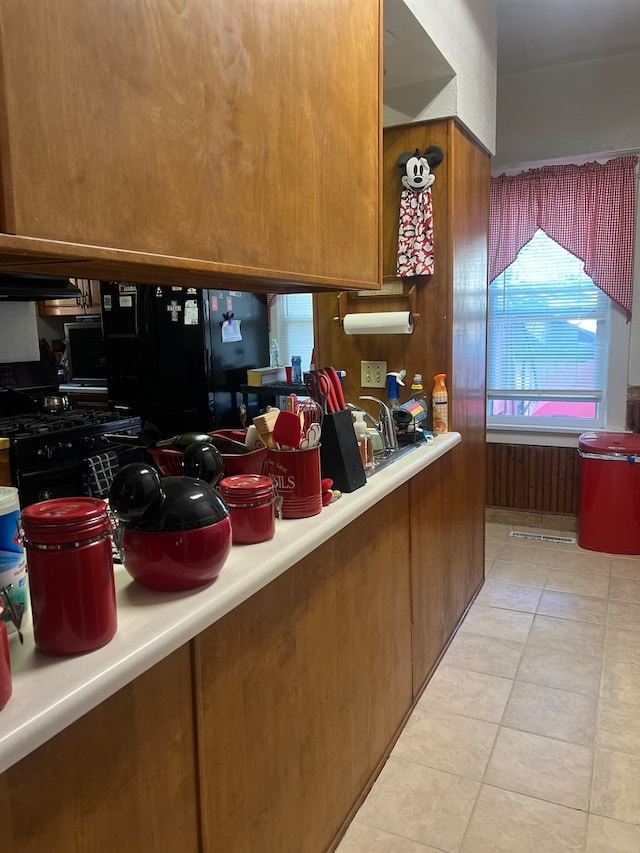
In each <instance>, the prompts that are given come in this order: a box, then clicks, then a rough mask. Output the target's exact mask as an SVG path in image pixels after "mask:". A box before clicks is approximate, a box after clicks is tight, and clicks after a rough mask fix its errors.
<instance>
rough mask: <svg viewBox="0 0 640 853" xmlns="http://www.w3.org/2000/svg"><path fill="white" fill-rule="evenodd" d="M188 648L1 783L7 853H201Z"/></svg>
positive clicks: (62, 734)
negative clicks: (82, 852) (158, 852)
mask: <svg viewBox="0 0 640 853" xmlns="http://www.w3.org/2000/svg"><path fill="white" fill-rule="evenodd" d="M190 663H191V661H190V649H189V647H188V646H183V647H182V648H180V649H178V651H176V652H174V654H172V655H170V656H169V657H168V658H165V659H164V660H163V661H161V662H160V663H159V664H157V665H156V666H155V667H153V668H152V669H150V670H148V671H147V672H145V673H144V674H143V675H141V676H140V677H139V678H137V679H136V680H135V681H133V682H132V683H131V684H128V685H127V686H126V687H123V688H122V690H119V691H118V692H117V693H115V694H114V695H113V696H111V697H110V698H109V699H107V700H106V701H104V702H103V703H102V704H101V705H98V706H97V707H96V708H94V710H93V711H90V712H89V713H87V714H85V716H83V717H81V718H80V719H79V720H77V721H76V722H75V723H73V724H72V725H70V726H69V727H68V728H66V729H64V730H63V731H62V732H60V734H58V735H56V736H55V737H54V738H52V739H51V740H49V741H47V742H46V743H45V744H44V745H43V746H41V747H40V748H39V749H37V750H35V752H32V753H31V754H30V755H28V756H27V757H26V758H24V759H22V761H20V762H18V764H15V765H14V766H13V767H11V768H10V769H9V770H7V771H6V772H5V773H4V774H2V775H0V826H1V827H2V850H3V851H6V853H17V851H20V853H42V851H45V850H46V851H47V853H71V851H78V853H79V851H91V853H113V851H115V850H117V851H118V853H142V851H180V853H196V851H197V850H199V849H200V847H199V844H198V823H197V821H198V817H197V792H196V776H197V771H196V765H195V752H194V750H195V745H194V736H193V717H192V703H191V667H190Z"/></svg>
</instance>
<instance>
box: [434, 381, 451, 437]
mask: <svg viewBox="0 0 640 853" xmlns="http://www.w3.org/2000/svg"><path fill="white" fill-rule="evenodd" d="M446 378H447V374H446V373H438V374H436V375H435V376H434V377H433V383H434V384H433V391H432V393H431V399H432V404H433V431H434V433H436V434H437V433H442V432H449V393H448V391H447V386H446V385H445V379H446Z"/></svg>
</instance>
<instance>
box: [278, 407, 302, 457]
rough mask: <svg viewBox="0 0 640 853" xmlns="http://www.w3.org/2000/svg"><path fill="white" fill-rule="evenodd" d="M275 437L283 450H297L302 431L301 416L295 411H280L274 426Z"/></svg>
mask: <svg viewBox="0 0 640 853" xmlns="http://www.w3.org/2000/svg"><path fill="white" fill-rule="evenodd" d="M273 438H274V440H275V441H276V442H277V443H278V444H279V445H280V447H281V448H282V449H283V450H291V449H293V450H295V449H297V447H298V445H299V444H300V439H301V438H302V433H301V429H300V416H299V415H297V414H296V413H295V412H280V414H279V415H278V417H277V419H276V422H275V424H274V427H273Z"/></svg>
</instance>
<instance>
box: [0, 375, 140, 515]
mask: <svg viewBox="0 0 640 853" xmlns="http://www.w3.org/2000/svg"><path fill="white" fill-rule="evenodd" d="M30 364H32V363H30V362H25V363H22V364H19V365H11V364H9V365H7V364H3V365H0V376H1V377H2V378H3V379H4V382H3V386H4V387H3V388H2V389H0V436H2V437H5V438H8V439H9V459H10V466H11V480H12V483H13V485H15V486H17V487H18V492H19V496H20V504H21V506H23V507H25V506H28V505H29V504H32V503H36V502H37V501H41V500H48V499H49V498H62V497H75V496H80V495H90V496H95V497H104V496H105V495H106V493H107V491H108V487H109V486H110V480H111V479H112V477H113V475H114V474H115V471H117V470H118V468H120V467H122V465H125V464H127V463H128V462H134V461H143V455H144V448H143V447H136V446H131V445H130V444H129V445H127V444H122V445H121V444H113V443H111V441H107V439H106V438H105V435H107V434H109V435H114V434H115V435H123V436H137V435H139V434H140V429H141V423H140V418H139V417H123V416H122V415H121V414H120V413H118V412H109V411H89V410H85V409H82V410H77V409H74V410H71V411H66V410H63V411H54V412H52V411H40V410H38V408H37V406H35V408H34V404H33V401H34V400H37V396H36V397H34V394H33V392H34V390H38V391H45V392H49V393H52V392H56V391H57V388H56V387H47V388H43V387H42V385H39V384H37V383H36V382H35V379H36V377H37V375H39V363H38V362H35V363H33V368H32V369H31V370H29V365H30ZM29 381H31V384H29ZM7 389H9V390H7ZM11 390H17V391H20V392H21V394H18V395H16V394H11V393H10V391H11ZM20 407H22V408H20Z"/></svg>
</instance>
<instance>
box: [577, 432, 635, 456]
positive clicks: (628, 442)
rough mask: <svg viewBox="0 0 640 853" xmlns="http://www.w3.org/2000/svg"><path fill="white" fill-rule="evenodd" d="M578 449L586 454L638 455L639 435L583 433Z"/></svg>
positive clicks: (631, 433) (630, 433)
mask: <svg viewBox="0 0 640 853" xmlns="http://www.w3.org/2000/svg"><path fill="white" fill-rule="evenodd" d="M578 447H579V448H580V450H582V451H586V452H587V453H614V454H619V455H620V456H637V455H640V433H636V432H606V431H603V432H598V431H596V432H583V433H582V435H581V436H580V438H579V439H578Z"/></svg>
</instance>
